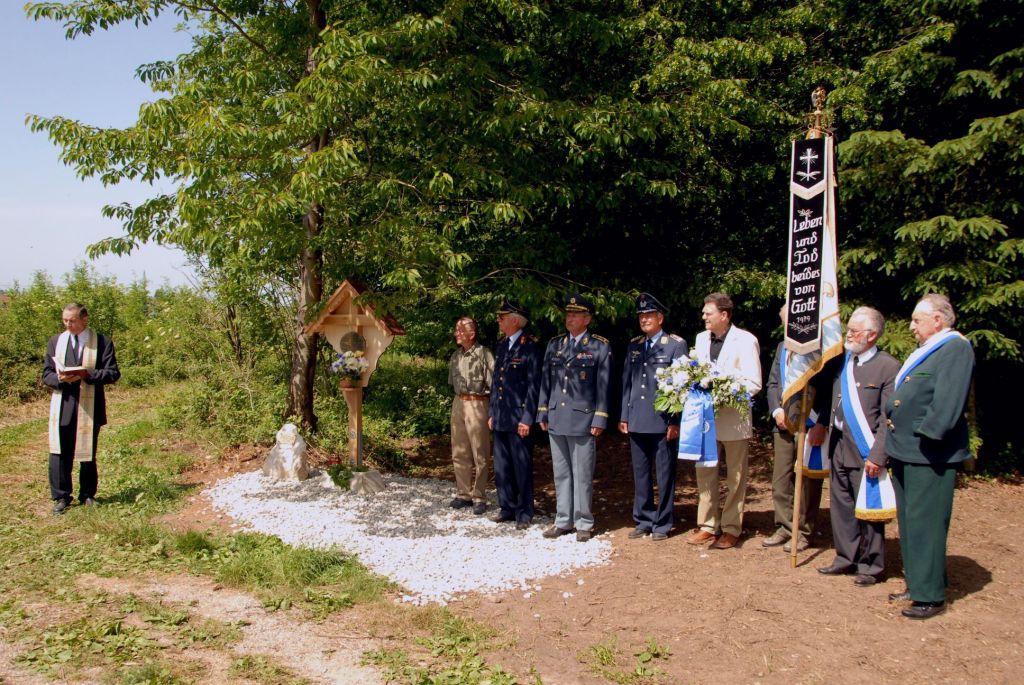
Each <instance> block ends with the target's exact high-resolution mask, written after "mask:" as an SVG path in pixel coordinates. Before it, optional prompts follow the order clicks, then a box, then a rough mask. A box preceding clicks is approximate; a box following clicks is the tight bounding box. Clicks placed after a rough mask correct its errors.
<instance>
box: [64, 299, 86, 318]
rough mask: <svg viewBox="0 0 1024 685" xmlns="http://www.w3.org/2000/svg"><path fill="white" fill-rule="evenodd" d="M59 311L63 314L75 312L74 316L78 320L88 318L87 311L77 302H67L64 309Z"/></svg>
mask: <svg viewBox="0 0 1024 685" xmlns="http://www.w3.org/2000/svg"><path fill="white" fill-rule="evenodd" d="M61 311H64V312H72V311H73V312H75V314H76V315H77V316H78V317H79V318H85V317H87V316H89V310H88V309H86V308H85V305H84V304H78V303H77V302H69V303H68V304H66V305H64V309H62V310H61Z"/></svg>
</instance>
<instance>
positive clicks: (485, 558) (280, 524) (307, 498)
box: [207, 471, 612, 604]
mask: <svg viewBox="0 0 1024 685" xmlns="http://www.w3.org/2000/svg"><path fill="white" fill-rule="evenodd" d="M384 480H385V482H386V483H387V488H386V489H385V490H384V491H383V492H381V493H378V494H376V495H356V494H352V493H350V492H347V491H342V490H340V489H339V488H337V487H336V486H335V485H334V483H332V482H331V480H330V478H329V477H328V476H327V474H326V473H321V472H316V471H314V472H312V473H311V474H310V477H309V479H307V480H305V481H302V482H273V481H271V480H269V479H267V478H266V477H264V476H263V474H262V473H261V472H260V471H253V472H250V473H243V474H239V475H236V476H232V477H231V478H226V479H224V480H221V481H219V482H217V483H216V484H215V485H214V486H213V487H212V488H210V489H209V490H207V495H208V496H209V497H210V500H211V501H212V503H213V506H214V507H216V508H217V509H220V510H221V511H224V512H225V513H227V514H228V515H229V516H231V517H232V518H234V519H236V520H237V521H239V522H240V523H241V524H242V525H243V527H245V528H247V529H250V530H255V531H258V532H261V533H267V534H270V535H276V536H277V537H279V538H281V540H283V541H284V542H286V543H288V544H290V545H297V546H303V547H313V548H329V547H334V546H337V547H340V548H341V549H344V550H345V551H347V552H350V553H352V554H356V555H357V556H358V557H359V560H360V561H361V562H362V563H364V564H365V565H366V566H368V567H369V568H371V569H373V571H374V572H376V573H379V574H381V575H383V576H387V577H388V578H390V579H392V580H394V581H395V582H397V583H399V584H400V585H402V586H403V587H404V588H405V589H406V591H407V593H408V594H405V595H403V597H402V599H403V600H405V601H408V602H413V603H416V604H424V603H427V602H437V603H439V604H445V603H447V602H448V601H449V600H451V599H453V598H456V597H458V596H460V595H463V594H465V593H467V592H493V591H502V590H511V589H516V588H518V589H522V590H536V589H539V588H538V587H537V586H535V585H534V584H533V581H536V580H537V579H539V578H544V577H547V576H557V575H563V574H565V573H567V572H569V571H571V570H573V569H577V568H584V567H588V566H598V565H601V564H604V563H607V561H608V559H609V557H610V556H611V551H612V547H611V543H610V542H609V541H608V540H605V539H602V538H601V537H600V536H597V537H594V538H592V539H591V540H590V541H589V542H586V543H580V542H577V541H576V537H575V536H574V535H563V536H562V537H560V538H556V539H553V540H548V539H545V538H544V537H542V536H541V532H542V531H543V530H544V528H546V527H547V526H548V525H550V523H551V520H550V519H548V520H544V519H542V518H540V517H537V518H535V519H534V524H533V525H532V526H531V527H530V528H529V529H527V530H525V531H518V530H516V529H515V526H514V525H513V524H511V523H494V522H492V521H490V520H488V518H487V517H488V516H490V515H492V514H494V513H495V512H496V511H497V508H496V503H495V501H494V494H493V493H491V501H490V502H489V503H488V511H487V514H485V515H483V516H474V515H473V513H472V511H471V510H470V509H468V508H466V509H460V510H457V511H456V510H454V509H452V508H450V507H449V506H448V502H449V501H450V500H451V497H452V484H451V483H449V482H447V481H441V480H434V479H416V478H402V477H400V476H392V475H385V476H384ZM527 594H529V593H527Z"/></svg>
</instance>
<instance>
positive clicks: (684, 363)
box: [654, 352, 751, 416]
mask: <svg viewBox="0 0 1024 685" xmlns="http://www.w3.org/2000/svg"><path fill="white" fill-rule="evenodd" d="M690 354H691V355H694V354H695V353H694V352H691V353H690ZM655 375H656V376H657V378H658V393H657V395H656V396H655V398H654V408H655V409H657V410H658V411H663V412H667V413H669V414H678V413H680V412H682V411H683V406H684V405H685V404H686V398H687V397H688V396H689V395H690V391H696V392H703V393H708V394H710V395H711V401H712V403H713V404H714V406H715V409H721V408H722V407H732V408H733V409H735V410H736V411H738V412H739V413H740V415H741V416H746V415H747V414H748V413H749V412H750V401H751V397H750V393H749V392H747V390H746V388H745V387H744V386H743V383H742V382H741V381H740V379H739V378H736V377H735V376H732V375H730V374H728V373H726V372H724V371H722V370H721V369H720V368H718V366H717V365H716V364H715V363H714V362H702V361H699V360H698V359H696V358H695V357H694V356H689V357H680V358H679V359H676V360H675V361H673V362H672V364H671V365H670V366H668V367H667V368H664V369H658V370H657V372H656V373H655Z"/></svg>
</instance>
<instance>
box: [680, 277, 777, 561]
mask: <svg viewBox="0 0 1024 685" xmlns="http://www.w3.org/2000/svg"><path fill="white" fill-rule="evenodd" d="M732 312H733V304H732V299H731V298H730V297H729V296H728V295H726V294H725V293H711V294H710V295H708V296H707V297H705V298H704V308H703V310H702V311H701V318H703V319H704V328H705V330H704V331H703V332H702V333H700V334H698V335H697V342H696V345H695V346H694V349H695V350H696V352H697V358H698V359H699V360H700V361H703V362H706V361H711V362H713V363H715V364H716V365H717V366H718V367H719V368H720V369H721V370H722V371H723V372H725V373H728V374H729V375H731V376H734V377H736V378H738V379H739V380H740V383H741V384H742V385H743V387H744V389H745V390H746V391H747V392H749V393H750V394H751V395H754V394H756V393H757V392H758V391H759V390H760V389H761V360H760V348H759V346H758V344H757V338H755V337H754V335H753V334H752V333H749V332H747V331H745V330H743V329H742V328H738V327H736V326H733V325H732ZM715 431H716V433H717V437H718V454H719V456H721V455H722V454H723V453H724V455H725V467H726V488H727V494H726V497H725V502H724V503H723V504H722V506H721V513H720V514H719V501H718V500H719V496H718V466H717V465H716V466H713V467H697V469H696V472H697V526H698V530H697V532H695V533H693V534H692V535H690V537H688V538H687V539H686V541H687V542H688V543H690V544H691V545H701V544H705V543H708V542H712V545H711V546H712V547H714V548H715V549H729V548H730V547H735V546H736V541H737V540H738V539H739V536H740V532H741V531H742V530H743V503H744V499H746V496H747V441H748V440H749V439H750V436H751V435H752V434H753V430H752V427H751V423H750V412H747V414H746V415H745V416H743V415H741V414H740V413H739V412H738V411H736V410H735V409H732V408H731V407H722V408H720V409H717V410H715Z"/></svg>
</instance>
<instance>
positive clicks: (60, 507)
mask: <svg viewBox="0 0 1024 685" xmlns="http://www.w3.org/2000/svg"><path fill="white" fill-rule="evenodd" d="M70 507H71V500H69V499H59V500H56V501H55V502H54V503H53V513H54V514H57V515H58V516H59V515H61V514H63V513H64V512H66V511H67V510H68V509H69V508H70Z"/></svg>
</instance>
